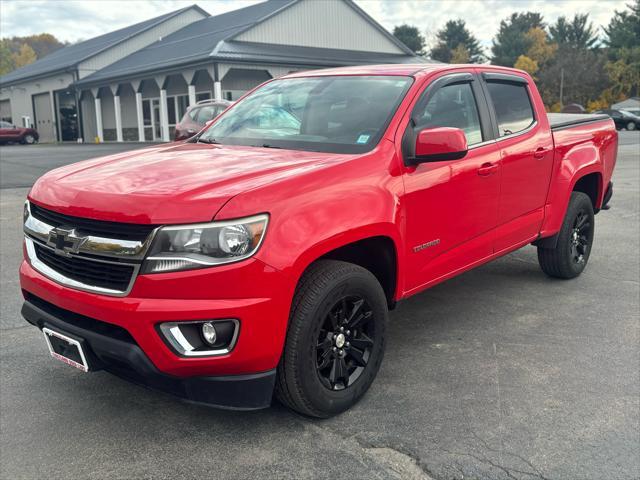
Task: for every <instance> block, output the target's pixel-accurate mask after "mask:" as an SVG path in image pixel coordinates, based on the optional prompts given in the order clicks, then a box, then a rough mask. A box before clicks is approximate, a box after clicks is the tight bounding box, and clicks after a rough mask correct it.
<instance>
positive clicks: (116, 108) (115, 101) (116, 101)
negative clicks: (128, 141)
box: [109, 85, 123, 142]
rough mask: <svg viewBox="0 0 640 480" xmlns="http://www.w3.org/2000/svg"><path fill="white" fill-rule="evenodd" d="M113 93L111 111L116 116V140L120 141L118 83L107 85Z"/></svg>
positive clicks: (120, 125) (120, 118)
mask: <svg viewBox="0 0 640 480" xmlns="http://www.w3.org/2000/svg"><path fill="white" fill-rule="evenodd" d="M109 88H110V89H111V93H113V112H114V114H115V117H116V142H122V141H123V139H122V109H121V106H120V95H118V85H111V86H110V87H109Z"/></svg>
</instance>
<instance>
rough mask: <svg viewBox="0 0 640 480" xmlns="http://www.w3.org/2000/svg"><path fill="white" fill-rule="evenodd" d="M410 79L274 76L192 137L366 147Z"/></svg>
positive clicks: (330, 148) (316, 147)
mask: <svg viewBox="0 0 640 480" xmlns="http://www.w3.org/2000/svg"><path fill="white" fill-rule="evenodd" d="M411 82H412V79H411V78H410V77H399V76H340V77H311V78H291V79H283V80H275V81H273V82H271V83H268V84H267V85H265V86H264V87H262V88H260V89H258V90H256V91H255V92H254V93H252V94H251V95H249V96H248V97H246V98H245V99H244V100H242V101H241V102H240V103H238V104H237V105H235V106H234V107H233V108H232V109H230V110H229V111H228V112H226V113H225V114H224V115H222V117H220V119H219V120H218V121H216V122H215V123H214V124H213V125H212V126H211V127H210V128H209V129H208V130H206V131H205V132H204V133H203V134H202V135H201V136H200V137H199V138H198V139H197V141H201V142H208V143H213V142H215V143H221V144H230V145H249V146H257V147H271V148H288V149H294V150H308V151H316V152H330V153H362V152H367V151H369V150H371V149H372V148H373V147H375V145H376V144H377V143H378V141H379V140H380V137H382V135H383V133H384V130H385V129H386V127H387V125H388V123H389V121H390V120H391V117H392V116H393V114H394V113H395V110H396V108H397V107H398V105H399V104H400V101H401V100H402V98H403V97H404V95H405V94H406V92H407V90H408V89H409V86H410V85H411Z"/></svg>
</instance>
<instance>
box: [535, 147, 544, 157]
mask: <svg viewBox="0 0 640 480" xmlns="http://www.w3.org/2000/svg"><path fill="white" fill-rule="evenodd" d="M546 154H547V149H546V148H542V147H540V148H538V149H537V150H536V151H535V152H533V158H538V159H540V158H544V156H545V155H546Z"/></svg>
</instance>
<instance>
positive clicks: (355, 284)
mask: <svg viewBox="0 0 640 480" xmlns="http://www.w3.org/2000/svg"><path fill="white" fill-rule="evenodd" d="M387 315H388V311H387V301H386V297H385V294H384V291H383V290H382V287H381V286H380V283H379V282H378V280H377V279H376V277H375V276H374V275H373V274H372V273H371V272H369V271H368V270H366V269H364V268H362V267H360V266H358V265H354V264H351V263H346V262H341V261H336V260H320V261H318V262H316V263H315V264H314V265H312V266H311V267H310V268H309V269H308V270H307V271H306V272H305V273H304V275H303V276H302V278H301V280H300V283H299V285H298V289H297V291H296V294H295V297H294V301H293V304H292V308H291V314H290V318H289V330H288V332H287V338H286V343H285V347H284V352H283V354H282V358H281V359H280V364H279V366H278V377H277V381H276V397H277V398H278V400H280V402H281V403H283V404H284V405H286V406H288V407H289V408H291V409H293V410H295V411H297V412H299V413H302V414H303V415H308V416H310V417H317V418H327V417H330V416H332V415H335V414H338V413H341V412H343V411H345V410H347V409H348V408H349V407H351V406H352V405H354V404H355V403H356V402H357V401H358V400H360V398H361V397H362V396H363V395H364V394H365V393H366V391H367V390H368V389H369V387H370V386H371V384H372V383H373V380H374V379H375V377H376V374H377V373H378V370H379V368H380V364H381V362H382V358H383V355H384V346H385V328H386V322H387Z"/></svg>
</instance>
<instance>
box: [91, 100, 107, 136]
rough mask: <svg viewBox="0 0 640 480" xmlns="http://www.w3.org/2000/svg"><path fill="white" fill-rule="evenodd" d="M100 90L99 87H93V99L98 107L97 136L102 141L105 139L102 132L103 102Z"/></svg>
mask: <svg viewBox="0 0 640 480" xmlns="http://www.w3.org/2000/svg"><path fill="white" fill-rule="evenodd" d="M99 92H100V89H99V88H92V89H91V93H92V94H93V101H94V103H95V107H96V136H97V137H98V142H99V143H102V142H103V141H104V134H103V133H102V102H101V100H100V97H98V93H99Z"/></svg>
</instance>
